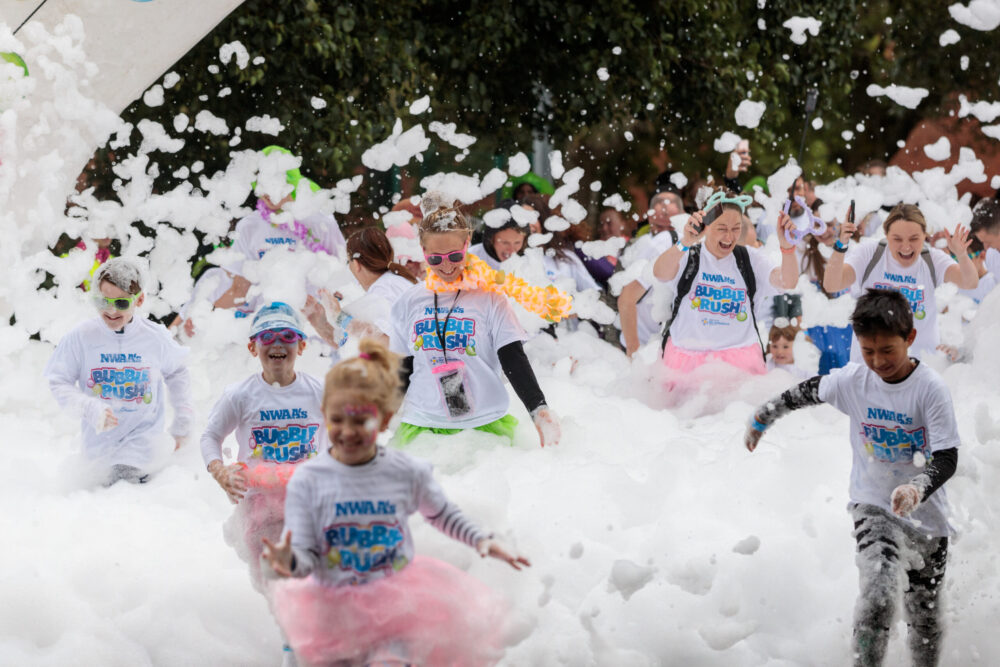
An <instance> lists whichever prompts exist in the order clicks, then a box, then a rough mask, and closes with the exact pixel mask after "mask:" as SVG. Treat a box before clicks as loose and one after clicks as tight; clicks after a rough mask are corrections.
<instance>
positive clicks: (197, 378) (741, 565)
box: [0, 323, 1000, 666]
mask: <svg viewBox="0 0 1000 667" xmlns="http://www.w3.org/2000/svg"><path fill="white" fill-rule="evenodd" d="M984 324H985V323H984ZM994 324H995V323H994ZM528 349H529V354H530V356H531V357H532V360H533V363H534V364H535V367H536V370H537V372H538V375H539V378H540V381H541V383H542V385H543V388H544V389H545V391H546V394H547V395H548V397H549V400H550V402H551V403H552V405H553V406H554V408H555V409H556V410H557V411H558V413H559V414H560V415H561V416H562V419H563V442H562V443H561V444H560V445H559V446H558V447H557V448H551V449H544V450H542V449H540V448H539V447H538V445H537V439H536V435H535V432H534V429H533V428H531V427H530V425H529V422H528V420H527V416H526V415H525V414H524V413H523V408H521V407H520V406H519V405H518V404H517V402H516V398H514V399H513V403H512V405H513V406H514V410H515V414H517V415H518V416H519V417H521V418H522V426H521V427H520V430H519V432H518V437H517V443H516V445H515V446H514V447H513V448H510V447H506V446H502V445H499V444H498V443H497V441H496V440H495V439H493V438H492V436H487V435H484V434H479V433H471V434H463V435H458V436H452V437H428V438H426V439H422V440H418V441H416V442H415V443H414V444H413V446H412V447H411V451H412V452H413V453H414V454H416V455H419V456H422V457H425V458H428V459H430V460H431V461H433V462H434V463H435V465H436V468H437V476H438V479H439V480H440V481H441V483H442V484H443V485H444V487H445V489H446V490H447V491H448V493H449V494H450V495H451V497H452V499H453V500H455V501H456V502H457V503H459V504H460V505H461V506H462V507H463V508H464V509H465V510H466V512H467V513H468V514H470V515H471V516H473V517H475V518H476V519H477V520H478V521H479V522H480V523H481V524H482V525H484V526H485V527H488V528H489V529H492V530H494V531H495V532H496V533H497V534H498V535H500V536H502V537H503V538H504V539H505V540H506V541H508V542H509V543H510V544H512V545H515V546H516V548H517V549H519V550H520V551H521V552H523V553H524V554H525V555H527V556H528V557H530V558H531V560H532V562H533V567H531V568H530V569H529V570H527V571H526V572H524V573H516V572H514V571H513V570H511V569H510V568H508V567H507V566H505V565H503V564H501V563H500V562H498V561H484V560H481V559H479V557H478V556H476V555H475V553H474V552H472V551H471V550H470V549H468V548H467V547H465V546H464V545H461V544H459V543H457V542H452V541H450V540H448V539H447V538H445V537H444V536H442V535H440V534H439V533H437V532H436V531H434V529H432V528H431V527H430V526H428V525H427V524H425V523H424V522H423V520H422V519H420V518H417V517H415V518H414V519H413V525H414V527H415V528H416V542H417V550H418V552H419V553H422V554H424V555H430V556H433V557H436V558H440V559H443V560H446V561H448V562H451V563H453V564H454V565H456V566H458V567H460V568H463V569H467V570H468V571H469V572H470V573H471V574H473V575H474V576H476V577H479V578H480V579H482V580H483V581H485V582H487V583H488V584H489V585H490V586H492V587H494V588H496V589H498V590H501V591H503V592H504V593H505V594H506V595H507V596H508V597H509V599H510V601H511V603H512V605H513V610H514V614H513V615H514V623H513V628H512V631H511V636H510V641H511V643H512V645H511V646H510V647H509V648H508V650H507V653H506V655H505V657H504V660H503V664H509V665H529V664H537V665H542V664H547V665H548V664H565V665H587V664H601V665H657V664H677V665H681V664H683V665H764V664H767V665H842V664H846V663H848V662H849V661H850V655H849V638H850V632H851V613H852V608H853V603H854V597H855V591H856V585H857V576H856V572H855V567H854V560H853V546H854V545H853V539H852V537H851V534H850V530H851V524H850V520H849V517H848V515H847V513H846V511H845V504H846V502H847V482H848V475H849V467H850V449H849V446H848V444H847V440H846V431H847V420H846V418H845V417H843V416H842V415H840V414H839V413H837V412H836V411H834V410H833V409H832V408H830V407H828V406H821V407H818V408H815V409H812V410H809V411H802V412H798V413H795V414H792V415H790V416H789V417H787V418H785V419H784V420H783V421H782V422H780V423H779V424H778V425H777V426H776V427H775V428H774V429H773V430H772V431H770V432H769V433H768V434H767V435H766V436H765V438H764V439H763V441H762V444H761V446H760V448H759V449H758V451H757V452H756V453H754V454H752V455H751V454H748V453H747V452H746V451H745V450H743V448H742V446H741V434H742V431H743V424H744V422H745V420H746V418H747V415H748V414H749V413H750V410H751V404H752V403H756V402H758V401H759V400H762V399H763V398H764V397H766V396H769V395H771V394H773V393H775V392H776V391H778V390H780V389H781V388H782V387H783V386H786V385H788V384H790V383H791V379H790V377H789V376H787V375H784V374H782V373H780V372H778V373H775V374H772V375H771V376H768V377H765V378H760V379H758V380H755V381H754V382H753V383H751V384H749V385H744V386H743V387H742V388H740V389H738V390H734V391H731V392H729V393H719V394H717V395H715V396H714V397H712V400H700V401H692V402H690V403H682V404H680V405H678V406H675V407H674V408H671V409H663V408H661V407H659V406H658V405H657V402H656V400H655V397H656V395H657V394H658V392H659V386H660V380H658V379H656V377H655V374H654V373H651V372H650V371H649V367H648V366H644V365H643V363H642V362H639V363H637V364H635V366H634V367H630V366H629V365H628V364H627V362H626V361H625V358H624V356H622V355H621V354H620V353H618V352H617V351H614V350H612V349H611V348H610V347H608V346H606V345H604V344H603V343H599V342H598V341H596V340H595V339H593V338H590V337H588V336H586V335H585V334H576V335H573V336H570V337H568V338H564V340H563V341H562V342H561V343H560V344H559V345H558V346H556V345H554V344H552V343H551V342H550V341H549V340H547V339H545V338H538V339H536V340H534V341H532V342H531V343H530V344H529V346H528ZM50 352H51V346H50V345H49V344H45V343H38V342H31V343H27V344H24V346H23V347H22V348H21V349H20V350H19V351H18V352H17V353H16V354H12V355H7V356H5V358H4V359H3V361H2V362H0V365H2V367H3V368H2V371H3V375H4V377H6V378H19V380H18V382H16V383H15V382H4V383H3V385H2V390H0V391H2V396H0V406H2V408H0V419H2V423H3V424H4V426H5V431H6V436H7V442H8V446H7V447H6V449H5V451H6V452H7V460H6V465H4V466H3V467H2V469H0V502H2V505H3V506H4V507H6V508H8V509H7V511H6V512H5V516H6V519H5V522H4V523H5V529H4V536H5V541H6V544H7V545H8V548H6V549H3V550H0V572H2V574H0V597H2V599H3V600H4V605H2V609H0V656H2V661H3V662H4V663H6V664H37V665H66V664H87V665H91V664H93V665H97V664H101V665H143V664H148V665H158V666H167V665H191V664H206V665H207V664H211V665H274V664H278V663H279V661H280V658H281V652H280V646H281V640H280V638H279V635H278V631H277V628H276V626H275V624H274V621H273V620H272V618H271V616H270V614H269V612H268V610H267V606H266V604H265V602H264V599H263V598H262V597H261V596H260V595H258V594H257V593H255V592H254V591H253V590H252V588H251V586H250V582H249V578H248V576H247V572H246V568H245V566H244V564H243V563H242V562H241V561H239V560H238V558H237V557H236V555H235V553H234V552H233V551H232V550H231V549H230V548H229V547H227V546H226V545H225V543H224V542H223V538H222V523H223V522H224V520H225V519H226V518H227V517H228V516H229V514H230V512H231V506H230V505H229V504H228V501H227V500H226V498H225V495H224V494H223V492H222V491H221V490H220V489H219V488H218V487H217V486H216V485H215V482H214V481H213V480H212V479H211V477H210V476H209V475H208V474H207V473H206V472H205V471H204V469H203V466H202V463H201V460H200V456H199V453H198V451H197V448H196V446H195V445H194V443H191V445H189V446H188V447H187V448H185V449H183V450H181V451H180V452H178V453H176V454H173V455H170V456H169V458H168V459H167V460H166V462H165V467H164V468H163V469H162V470H161V471H160V472H159V474H158V475H156V477H155V478H154V479H153V481H152V482H151V483H150V484H148V485H145V486H141V487H140V486H130V485H126V484H119V485H116V486H115V487H112V488H110V489H93V488H90V487H89V486H87V484H86V482H85V480H84V479H82V478H81V475H80V474H79V467H78V465H77V463H78V462H77V459H76V453H75V452H76V450H77V444H76V437H77V430H78V425H77V424H76V423H75V422H74V420H72V419H71V418H69V417H68V416H66V415H63V414H60V413H59V411H58V409H57V407H56V404H55V402H54V400H52V399H51V398H50V396H49V394H48V390H47V387H46V386H45V383H44V381H43V380H42V379H41V376H40V374H41V369H42V366H43V364H44V362H45V360H46V359H47V357H48V355H49V354H50ZM646 354H647V355H650V354H652V351H651V350H649V351H646ZM982 356H983V357H985V361H984V362H983V363H980V364H977V365H975V366H971V365H965V364H959V365H956V366H952V367H950V368H947V369H945V370H944V375H945V378H946V380H947V382H948V384H949V386H950V387H951V389H952V392H953V395H954V398H955V404H956V410H957V412H958V416H959V420H960V422H959V423H960V431H961V434H962V437H963V443H964V445H963V450H962V453H961V461H960V464H959V472H958V475H957V476H956V477H955V478H954V479H953V480H951V481H950V482H949V483H948V485H947V487H946V488H947V489H948V492H949V495H950V497H951V501H952V506H953V509H954V512H955V524H956V527H957V528H958V529H959V531H960V533H961V535H960V537H959V538H958V539H956V540H955V541H954V543H953V546H952V551H951V561H950V564H949V570H948V575H947V582H946V591H947V601H946V607H945V611H944V615H945V618H946V619H947V624H948V637H947V642H946V645H945V651H944V661H943V664H984V665H987V664H993V662H994V661H995V660H996V658H997V656H1000V637H998V636H997V635H996V633H995V632H993V625H994V621H995V619H996V618H997V617H998V615H1000V597H998V593H1000V580H998V577H997V552H998V550H1000V549H998V547H1000V538H998V537H997V535H1000V531H998V528H1000V525H998V524H1000V521H998V519H997V505H998V501H997V500H996V496H995V494H993V493H992V489H995V488H996V486H997V483H998V482H1000V469H998V464H1000V408H998V406H1000V401H998V398H1000V393H998V390H997V388H996V386H997V385H996V383H995V378H996V376H997V372H1000V360H998V359H997V358H996V357H995V356H993V357H992V358H991V357H990V356H989V355H986V354H984V355H982ZM574 361H576V362H577V363H576V364H574ZM255 363H256V362H255V361H254V360H252V359H251V358H250V356H249V355H248V354H247V353H246V351H245V349H244V348H241V347H239V346H235V345H224V344H220V345H218V346H217V347H209V346H207V345H204V346H199V345H198V343H197V340H196V341H195V343H194V351H193V354H192V360H191V368H192V372H193V376H194V383H193V384H194V391H195V399H196V405H198V406H200V408H199V410H200V420H199V427H200V426H202V425H203V424H204V419H205V417H206V414H207V409H208V407H209V406H210V404H211V403H212V402H213V401H214V400H215V399H216V398H217V397H218V396H219V394H220V392H221V390H222V388H223V386H224V385H225V384H226V383H228V382H232V381H235V380H238V379H240V378H242V377H244V376H245V375H246V374H248V373H251V372H254V369H255V366H254V364H255ZM327 363H328V360H327V359H325V358H321V357H320V356H319V355H318V353H317V352H316V350H315V348H314V349H313V350H311V351H307V353H306V356H305V357H304V358H303V359H302V360H301V361H300V366H299V368H300V370H305V371H308V372H313V373H315V374H321V373H322V372H323V371H324V370H325V368H326V366H327ZM654 406H655V407H654ZM896 630H897V632H896V634H895V636H894V638H893V640H892V646H891V652H892V653H893V654H894V657H893V658H892V660H891V661H890V663H889V664H892V665H903V664H908V662H907V659H906V657H905V655H906V652H905V644H904V641H903V636H904V633H905V627H904V626H903V625H902V623H901V622H899V623H897V628H896Z"/></svg>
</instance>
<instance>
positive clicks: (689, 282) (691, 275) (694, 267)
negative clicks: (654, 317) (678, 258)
mask: <svg viewBox="0 0 1000 667" xmlns="http://www.w3.org/2000/svg"><path fill="white" fill-rule="evenodd" d="M700 263H701V244H700V243H699V244H697V245H693V246H691V249H690V250H688V260H687V264H686V265H685V266H684V273H682V274H681V278H680V280H678V281H677V295H676V296H675V297H674V308H673V311H672V312H671V313H670V319H669V320H667V322H666V323H665V324H664V325H663V337H662V339H661V340H660V352H661V353H662V352H663V350H665V349H666V347H667V339H668V338H670V325H671V324H672V323H673V321H674V319H675V318H676V317H677V313H678V312H679V311H680V309H681V302H683V300H684V297H685V296H687V293H688V292H690V291H691V287H692V286H693V285H694V279H695V278H697V277H698V265H699V264H700Z"/></svg>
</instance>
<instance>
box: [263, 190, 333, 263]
mask: <svg viewBox="0 0 1000 667" xmlns="http://www.w3.org/2000/svg"><path fill="white" fill-rule="evenodd" d="M257 212H258V213H260V217H262V218H264V221H265V222H271V215H272V213H273V211H271V209H269V208H268V207H267V204H265V203H264V202H263V201H258V202H257ZM271 226H272V227H276V228H277V229H281V230H283V231H286V232H288V233H290V234H291V235H292V236H294V237H295V238H297V239H298V240H300V241H302V245H304V246H305V247H307V248H309V250H310V251H312V252H319V251H320V250H322V251H323V252H325V253H326V254H327V255H332V254H334V253H333V252H332V251H331V250H330V249H329V248H327V247H326V246H325V245H323V242H322V241H320V240H319V239H318V238H316V237H315V236H314V235H313V233H312V230H311V229H309V227H307V226H306V225H305V224H303V223H301V222H299V221H298V220H293V221H292V224H291V225H289V224H288V223H287V222H283V223H281V224H278V223H276V222H271Z"/></svg>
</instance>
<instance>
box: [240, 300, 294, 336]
mask: <svg viewBox="0 0 1000 667" xmlns="http://www.w3.org/2000/svg"><path fill="white" fill-rule="evenodd" d="M280 329H291V330H292V331H294V332H295V333H297V334H299V335H300V336H302V337H303V338H305V337H306V335H305V333H303V331H302V319H301V318H300V317H299V314H298V313H297V312H295V309H294V308H292V307H291V306H289V305H288V304H287V303H284V302H282V301H274V302H272V303H269V304H267V305H266V306H264V307H263V308H261V309H260V310H258V311H257V314H256V315H254V318H253V323H252V324H251V325H250V337H251V338H253V337H254V336H256V335H257V334H259V333H260V332H261V331H275V330H280Z"/></svg>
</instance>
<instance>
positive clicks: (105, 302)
mask: <svg viewBox="0 0 1000 667" xmlns="http://www.w3.org/2000/svg"><path fill="white" fill-rule="evenodd" d="M139 294H141V292H140V293H139ZM139 294H133V295H132V296H130V297H127V298H126V297H123V296H104V295H103V294H94V305H95V306H97V309H98V310H108V309H109V308H114V309H115V310H121V311H126V310H128V309H129V308H131V307H132V304H133V303H134V302H135V300H136V299H138V298H139Z"/></svg>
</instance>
